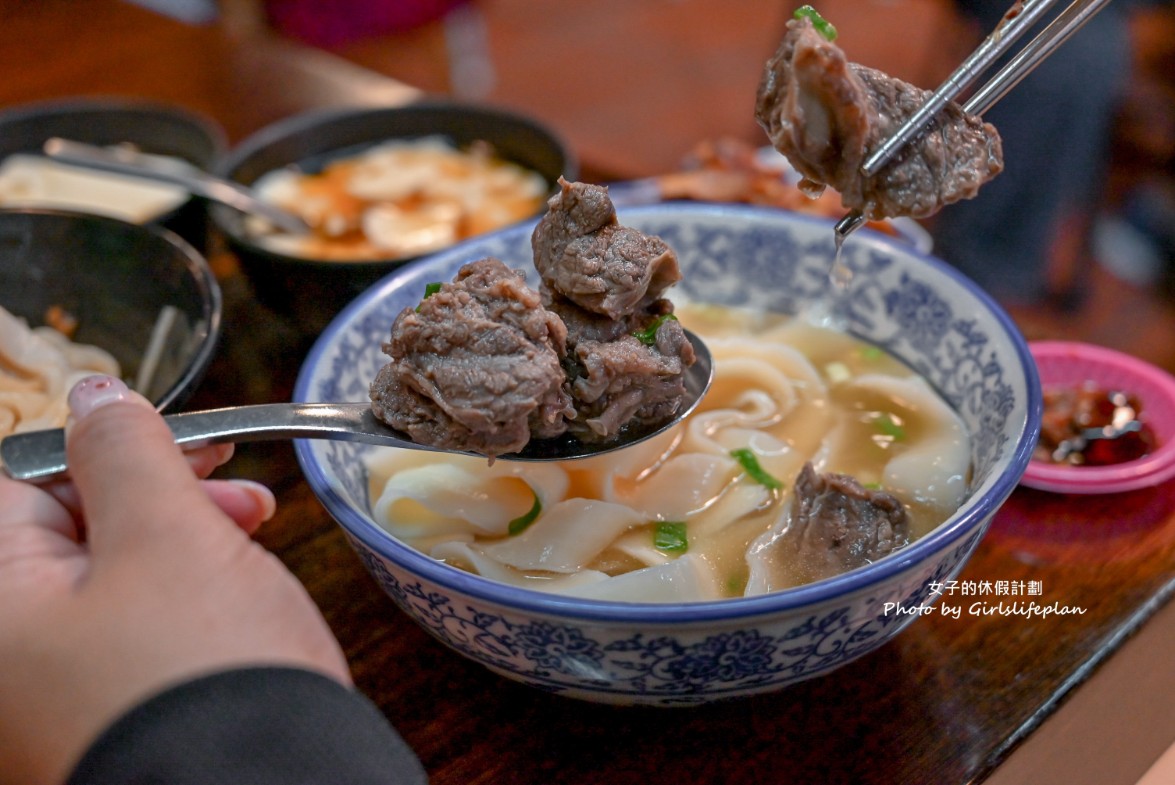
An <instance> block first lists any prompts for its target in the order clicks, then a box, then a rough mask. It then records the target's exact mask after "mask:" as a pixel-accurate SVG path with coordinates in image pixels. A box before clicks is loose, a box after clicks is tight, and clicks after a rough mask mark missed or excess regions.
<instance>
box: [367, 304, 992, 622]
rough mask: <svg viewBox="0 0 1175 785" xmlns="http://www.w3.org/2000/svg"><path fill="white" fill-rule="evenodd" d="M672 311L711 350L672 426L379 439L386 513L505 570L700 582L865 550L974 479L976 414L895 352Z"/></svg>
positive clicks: (622, 596) (616, 580)
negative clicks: (582, 442) (614, 445)
mask: <svg viewBox="0 0 1175 785" xmlns="http://www.w3.org/2000/svg"><path fill="white" fill-rule="evenodd" d="M677 314H678V316H679V318H680V319H681V321H682V324H683V325H684V326H685V327H687V328H688V329H690V330H692V331H693V332H695V333H697V334H698V335H700V336H701V337H702V338H704V339H705V341H706V342H707V344H708V345H709V346H710V348H711V351H712V353H713V355H714V361H715V367H716V376H715V380H714V384H713V387H712V389H711V391H710V392H709V393H708V394H707V396H706V398H705V399H704V401H703V402H702V404H701V406H700V407H699V410H698V411H696V412H695V413H694V414H692V415H691V416H690V417H689V418H688V419H687V420H686V421H685V422H683V423H682V424H681V425H680V426H677V427H675V428H673V429H671V430H670V431H669V432H667V433H665V434H663V435H661V436H659V437H657V438H655V439H652V440H650V441H648V442H646V443H643V444H639V445H636V446H634V447H631V448H629V449H626V450H624V451H621V452H619V453H613V454H610V455H607V456H601V457H599V458H594V459H588V460H584V461H574V462H566V463H551V464H534V463H530V464H526V463H514V462H505V461H498V462H495V463H489V462H487V461H486V460H485V459H479V458H475V457H465V456H452V455H443V454H439V453H427V452H421V451H412V450H395V449H381V450H377V451H374V452H372V453H370V454H369V457H368V458H367V461H368V464H367V468H368V477H369V482H370V495H371V498H372V499H373V501H374V504H373V512H374V517H375V519H376V521H377V522H379V523H380V525H381V526H383V527H384V528H385V529H386V530H387V531H388V532H390V533H391V534H392V535H394V536H396V537H397V538H399V539H401V540H403V541H404V542H406V543H408V544H410V545H412V546H413V547H415V548H417V549H419V550H420V551H422V552H423V553H426V554H428V555H430V556H432V557H434V558H436V559H439V560H442V561H445V562H448V563H450V564H452V565H454V566H457V567H459V568H462V569H465V570H469V571H471V572H474V573H478V574H480V575H483V576H485V577H488V578H492V579H495V580H499V581H503V582H507V583H510V584H514V585H518V586H525V587H528V588H532V589H536V590H540V591H550V592H558V593H564V594H569V595H575V596H581V597H590V598H598V599H613V600H621V601H633V602H692V601H704V600H714V599H721V598H726V597H738V596H747V595H755V594H761V593H765V592H771V591H777V590H780V589H785V588H789V587H793V586H797V585H802V584H804V583H808V582H811V581H814V580H819V579H822V578H825V577H829V576H831V575H835V574H839V573H842V572H845V571H848V570H852V569H855V568H856V567H859V566H863V565H864V564H867V563H869V562H871V561H874V560H876V559H878V558H882V557H884V556H885V555H887V554H889V553H892V552H894V551H897V550H900V549H901V548H902V547H904V546H905V545H907V544H909V543H910V542H913V541H914V540H916V539H917V538H919V537H921V536H923V535H924V534H926V533H927V532H929V531H930V530H931V529H933V528H935V527H936V526H938V525H939V524H940V523H942V522H943V521H945V520H946V519H947V518H949V517H950V516H951V514H953V513H954V511H955V510H956V509H957V508H958V507H959V505H960V504H961V503H962V502H963V500H964V499H965V496H966V493H967V489H968V479H969V472H970V455H971V450H970V441H969V436H968V434H967V432H966V429H965V427H964V426H963V424H962V422H961V421H960V419H959V418H958V416H957V414H956V413H955V412H954V411H953V410H952V409H951V408H950V407H949V406H948V405H947V404H946V403H945V402H944V401H943V400H942V399H941V398H940V397H939V396H938V394H937V393H936V392H935V391H934V390H933V389H932V388H931V387H930V386H929V385H928V384H927V383H926V382H925V381H924V380H923V379H922V378H921V377H920V376H918V375H917V374H916V373H915V372H914V371H912V370H911V369H910V368H909V367H907V366H906V365H904V364H903V363H901V362H900V361H899V360H897V359H896V358H894V357H892V356H890V355H888V354H887V353H885V352H884V351H882V350H881V349H879V348H878V347H876V346H874V345H872V344H868V343H866V342H864V341H861V340H859V339H857V338H855V337H853V336H851V335H848V334H846V333H844V332H840V331H838V330H836V329H833V328H829V327H826V326H819V325H816V324H813V323H812V322H810V321H809V320H807V319H804V318H792V317H784V316H779V315H771V314H763V313H755V312H750V311H745V310H739V309H733V308H725V307H717V306H709V305H684V306H680V307H679V308H678V310H677Z"/></svg>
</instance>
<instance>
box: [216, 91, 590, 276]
mask: <svg viewBox="0 0 1175 785" xmlns="http://www.w3.org/2000/svg"><path fill="white" fill-rule="evenodd" d="M435 112H445V113H449V114H452V115H453V116H461V115H476V116H479V117H488V118H495V119H500V120H503V121H507V122H512V123H517V124H518V125H520V126H525V127H529V128H531V129H533V130H535V131H536V132H538V133H540V134H542V135H544V136H546V137H547V138H548V139H550V140H551V142H552V144H553V145H554V147H555V148H557V149H558V150H559V153H560V155H561V156H562V158H563V175H564V176H566V177H568V178H574V177H577V176H578V172H579V159H578V157H577V156H576V154H575V152H574V150H573V149H572V147H571V145H570V144H568V142H567V140H566V138H565V137H564V136H563V135H562V134H560V133H559V132H558V131H556V130H555V129H554V128H552V127H551V126H549V125H547V124H546V123H544V122H543V121H541V120H539V119H537V118H535V117H531V116H529V115H527V114H524V113H522V112H517V111H514V110H511V109H507V108H503V107H500V106H494V105H490V104H483V103H477V102H470V101H456V100H446V99H441V98H421V99H418V100H415V101H412V102H410V103H406V104H399V105H396V106H376V107H372V106H367V107H364V106H346V107H328V108H322V109H312V110H307V111H305V112H299V113H298V114H294V115H290V116H288V117H284V118H281V119H280V120H277V121H275V122H273V123H271V124H269V125H267V126H264V127H263V128H261V129H259V130H257V131H255V132H254V133H252V134H250V135H249V136H248V137H246V138H245V139H243V140H242V141H241V142H240V143H238V144H237V145H235V146H234V147H233V148H231V149H230V150H228V151H227V152H225V153H224V154H223V155H221V156H220V157H219V158H218V159H217V160H216V161H215V162H214V164H213V166H212V171H213V173H214V174H216V175H217V176H218V177H222V178H225V179H228V180H233V181H234V182H236V178H235V177H234V176H233V172H234V171H235V170H236V169H237V167H239V166H240V165H241V163H242V162H243V161H245V160H246V159H247V158H249V157H250V156H252V155H254V154H256V153H257V152H258V151H259V150H261V149H264V148H266V147H269V146H270V145H272V144H275V143H277V142H279V141H281V140H282V139H284V138H285V137H288V136H290V135H292V134H297V133H300V132H302V131H307V130H310V129H313V128H315V127H316V126H320V125H323V124H324V123H336V122H338V121H342V120H348V119H351V118H359V117H376V116H386V117H395V116H410V115H414V114H428V113H435ZM436 133H437V134H438V135H443V134H444V133H446V129H445V128H438V129H437V130H436ZM396 138H397V137H395V136H389V137H387V139H388V140H393V139H396ZM405 138H415V137H405ZM379 141H380V140H379V139H373V140H371V144H373V145H374V144H377V143H378V142H379ZM293 163H296V162H294V161H291V162H290V164H293ZM287 165H288V164H287ZM231 209H232V208H229V207H226V206H224V205H218V204H212V205H209V210H208V214H209V217H210V218H211V220H212V223H213V225H215V226H216V228H217V230H218V231H219V232H221V233H222V234H223V235H224V236H225V237H227V238H228V239H229V241H230V242H232V243H234V244H236V245H239V246H241V247H243V248H247V249H248V251H249V253H251V254H255V255H258V256H260V257H262V258H265V259H268V260H270V261H271V262H277V263H281V264H289V265H296V266H299V267H305V268H308V269H321V270H326V269H330V268H333V269H336V270H339V269H345V268H346V267H347V266H352V267H356V266H360V267H366V266H374V267H380V266H387V265H403V264H407V263H410V262H414V261H418V260H421V259H425V258H427V257H428V256H431V255H433V253H441V252H444V251H448V250H449V249H451V248H455V247H457V245H459V243H458V244H454V245H450V246H447V247H445V248H442V249H439V250H438V251H435V252H430V253H428V254H425V255H423V256H422V255H410V256H397V257H374V258H365V259H339V260H326V259H313V258H307V257H301V256H295V255H293V254H285V253H282V252H280V251H275V250H271V249H269V248H266V247H265V246H264V245H262V244H260V243H257V242H255V241H253V240H252V239H250V238H249V237H248V236H246V235H245V234H243V233H242V232H238V231H237V230H236V226H235V223H234V222H232V221H226V220H225V218H224V216H226V215H228V214H230V212H231ZM529 220H533V219H529V218H528V219H523V220H522V221H521V222H519V223H525V222H526V221H529ZM515 225H517V224H511V226H515ZM502 228H503V229H504V228H509V227H502ZM481 236H484V235H481ZM470 239H476V238H470ZM463 242H464V241H463Z"/></svg>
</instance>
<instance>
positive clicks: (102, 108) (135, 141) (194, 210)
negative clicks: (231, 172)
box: [0, 98, 227, 252]
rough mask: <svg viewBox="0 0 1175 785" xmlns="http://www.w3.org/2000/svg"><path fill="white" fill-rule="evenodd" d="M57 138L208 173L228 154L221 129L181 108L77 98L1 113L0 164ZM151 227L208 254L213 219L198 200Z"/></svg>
mask: <svg viewBox="0 0 1175 785" xmlns="http://www.w3.org/2000/svg"><path fill="white" fill-rule="evenodd" d="M55 136H59V137H62V138H66V139H74V140H76V141H79V142H86V143H87V144H92V145H98V146H103V147H105V146H109V145H118V144H129V145H133V146H134V147H136V148H138V149H139V150H141V151H142V152H144V153H153V154H155V155H167V156H173V157H175V158H179V159H181V160H184V161H187V162H188V163H190V164H193V165H195V166H197V167H199V168H201V169H205V170H209V169H211V168H212V167H213V166H214V165H215V163H216V162H217V161H218V160H219V159H220V158H221V157H223V155H224V153H225V151H226V150H227V141H226V138H225V135H224V131H223V130H222V129H221V128H220V126H218V125H217V124H216V123H214V122H213V121H212V120H210V119H207V118H205V117H203V116H202V115H199V114H195V113H192V112H189V111H186V110H184V109H181V108H179V107H174V106H170V105H167V104H160V103H155V102H150V101H143V100H137V99H131V98H74V99H67V100H61V101H49V102H39V103H31V104H25V105H22V106H17V107H13V108H11V109H7V110H5V111H3V112H0V161H2V160H4V159H5V158H7V157H8V156H10V155H13V154H16V153H40V152H41V148H42V146H43V145H44V143H45V141H46V140H48V139H50V138H52V137H55ZM10 206H11V205H10ZM151 223H155V224H158V225H160V226H163V227H164V228H166V229H170V230H171V231H174V232H175V233H176V234H178V235H180V236H181V237H183V238H184V239H185V240H187V241H188V242H189V243H191V244H192V245H193V246H195V247H196V248H197V250H199V251H201V252H203V251H204V250H205V249H206V241H207V239H208V215H207V209H206V208H205V205H204V203H203V202H202V201H200V200H198V199H188V200H187V201H185V202H184V203H183V204H181V205H180V206H179V207H177V208H175V209H173V210H170V211H168V212H165V213H163V214H161V215H159V216H158V217H156V218H154V219H152V220H151Z"/></svg>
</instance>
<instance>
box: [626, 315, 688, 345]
mask: <svg viewBox="0 0 1175 785" xmlns="http://www.w3.org/2000/svg"><path fill="white" fill-rule="evenodd" d="M670 319H672V320H673V321H677V317H676V316H674V315H673V314H671V313H667V314H662V315H661V316H658V317H657V318H656V319H654V320H653V323H652V324H650V325H649V326H648V327H646V328H645V329H643V330H637V331H635V332H634V333H633V335H634V336H635V337H636V339H637V340H638V341H640V342H641V343H643V344H644V345H645V346H652V345H653V344H655V343H656V342H657V330H659V329H660V327H661V325H663V324H665V322H667V321H668V320H670Z"/></svg>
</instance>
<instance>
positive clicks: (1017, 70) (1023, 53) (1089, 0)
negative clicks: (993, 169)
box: [963, 0, 1110, 115]
mask: <svg viewBox="0 0 1175 785" xmlns="http://www.w3.org/2000/svg"><path fill="white" fill-rule="evenodd" d="M1109 4H1110V0H1075V2H1074V3H1073V4H1072V5H1070V6H1069V7H1068V8H1066V9H1065V10H1064V11H1062V12H1061V13H1060V14H1059V15H1058V16H1057V18H1056V19H1054V20H1053V21H1052V22H1050V23H1049V25H1048V27H1046V28H1045V29H1044V30H1042V31H1041V32H1040V34H1039V35H1038V36H1036V38H1033V39H1032V40H1031V41H1029V42H1028V45H1027V46H1025V47H1024V48H1023V49H1021V50H1020V53H1019V54H1017V55H1016V56H1015V57H1014V58H1012V60H1011V61H1010V62H1009V63H1008V64H1007V65H1005V66H1004V67H1003V68H1001V69H1000V70H999V71H998V72H997V73H996V75H995V76H993V77H992V78H991V79H990V80H989V81H988V82H987V84H985V85H984V86H983V87H981V88H980V89H979V90H977V91H975V94H974V95H972V96H971V98H969V99H968V100H967V102H966V103H965V104H963V110H964V111H966V112H967V113H969V114H975V115H982V114H983V113H984V112H986V111H987V110H988V109H990V108H991V107H992V106H993V105H995V103H996V102H997V101H999V100H1000V99H1001V98H1003V97H1004V96H1005V95H1007V94H1008V92H1009V91H1010V90H1011V89H1012V88H1013V87H1015V86H1016V85H1018V84H1019V83H1020V81H1021V80H1022V79H1023V78H1024V77H1026V76H1028V74H1030V73H1032V71H1033V69H1035V68H1036V67H1037V66H1038V65H1040V64H1041V62H1043V61H1044V59H1045V58H1046V57H1048V56H1049V55H1051V54H1052V53H1053V52H1054V51H1056V50H1057V48H1058V47H1060V46H1061V44H1063V43H1065V42H1066V41H1068V40H1069V37H1070V36H1072V35H1073V34H1074V33H1076V32H1077V31H1078V30H1080V29H1081V28H1082V27H1084V26H1085V23H1086V22H1088V21H1089V20H1090V19H1093V17H1094V15H1095V14H1097V12H1098V11H1101V10H1102V9H1103V8H1105V7H1106V6H1107V5H1109Z"/></svg>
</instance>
